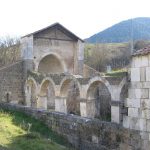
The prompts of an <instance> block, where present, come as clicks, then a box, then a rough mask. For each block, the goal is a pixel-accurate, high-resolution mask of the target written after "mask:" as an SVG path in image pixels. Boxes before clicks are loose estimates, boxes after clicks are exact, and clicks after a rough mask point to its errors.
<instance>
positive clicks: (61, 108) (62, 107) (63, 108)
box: [55, 98, 67, 113]
mask: <svg viewBox="0 0 150 150" xmlns="http://www.w3.org/2000/svg"><path fill="white" fill-rule="evenodd" d="M55 111H58V112H63V113H67V104H66V98H55Z"/></svg>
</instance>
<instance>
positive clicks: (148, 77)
mask: <svg viewBox="0 0 150 150" xmlns="http://www.w3.org/2000/svg"><path fill="white" fill-rule="evenodd" d="M146 81H150V67H146Z"/></svg>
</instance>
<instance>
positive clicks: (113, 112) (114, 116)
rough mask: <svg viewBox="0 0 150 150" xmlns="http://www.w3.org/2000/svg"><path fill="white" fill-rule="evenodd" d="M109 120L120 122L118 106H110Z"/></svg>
mask: <svg viewBox="0 0 150 150" xmlns="http://www.w3.org/2000/svg"><path fill="white" fill-rule="evenodd" d="M111 122H116V123H120V108H119V106H111Z"/></svg>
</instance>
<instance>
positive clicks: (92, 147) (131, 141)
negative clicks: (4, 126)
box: [0, 103, 150, 150]
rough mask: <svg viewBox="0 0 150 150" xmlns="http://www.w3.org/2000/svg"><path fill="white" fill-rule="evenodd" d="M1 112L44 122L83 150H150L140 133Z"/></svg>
mask: <svg viewBox="0 0 150 150" xmlns="http://www.w3.org/2000/svg"><path fill="white" fill-rule="evenodd" d="M0 108H7V109H10V110H18V111H21V112H24V113H26V114H28V115H30V116H33V117H35V118H37V119H39V120H42V121H43V122H45V124H47V125H48V127H49V128H52V130H53V131H56V132H57V133H59V134H61V135H64V136H65V137H67V138H68V140H69V142H70V143H71V144H72V145H73V146H75V147H76V148H77V149H79V150H149V145H150V143H149V142H148V141H145V140H142V138H141V136H142V135H140V132H139V131H135V130H130V129H125V128H123V127H122V126H121V125H119V124H116V123H110V122H102V121H100V120H97V119H89V118H83V117H80V116H75V115H66V114H63V113H58V112H47V111H43V110H37V109H33V108H29V107H26V106H21V105H14V104H6V103H0Z"/></svg>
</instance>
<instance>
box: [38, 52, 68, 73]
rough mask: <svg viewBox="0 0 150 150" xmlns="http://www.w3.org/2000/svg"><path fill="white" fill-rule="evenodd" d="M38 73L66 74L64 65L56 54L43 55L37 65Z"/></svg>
mask: <svg viewBox="0 0 150 150" xmlns="http://www.w3.org/2000/svg"><path fill="white" fill-rule="evenodd" d="M37 68H38V71H39V72H41V73H51V74H57V73H59V74H60V73H64V72H66V65H65V63H64V61H63V59H62V58H61V57H60V56H59V55H58V54H56V53H48V54H45V55H44V56H43V57H42V58H41V59H40V60H39V63H38V67H37Z"/></svg>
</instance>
